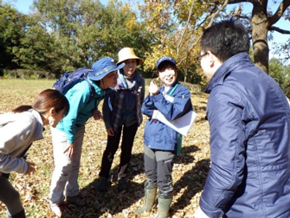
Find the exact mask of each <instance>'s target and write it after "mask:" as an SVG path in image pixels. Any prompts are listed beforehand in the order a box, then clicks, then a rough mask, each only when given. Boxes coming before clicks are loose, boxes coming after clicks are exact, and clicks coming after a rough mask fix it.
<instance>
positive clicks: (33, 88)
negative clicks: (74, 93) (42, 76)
mask: <svg viewBox="0 0 290 218" xmlns="http://www.w3.org/2000/svg"><path fill="white" fill-rule="evenodd" d="M53 82H54V81H50V80H39V81H35V80H6V79H2V80H0V93H1V94H0V113H4V112H7V111H10V110H12V109H13V108H15V107H16V106H19V105H22V104H31V103H32V102H33V101H34V99H35V97H36V96H37V94H38V93H39V92H40V91H42V90H44V89H46V88H50V87H51V86H52V84H53ZM206 102H207V95H206V94H204V93H201V92H192V103H193V105H194V110H195V111H196V112H197V113H198V116H197V119H196V121H195V123H194V125H193V127H192V129H191V130H190V132H189V134H188V135H187V136H186V137H184V138H183V144H182V151H181V154H180V155H178V156H176V158H175V161H174V169H173V173H172V177H173V183H174V197H173V201H172V204H171V209H170V215H171V217H172V218H179V217H185V218H192V217H194V215H193V214H194V212H195V209H196V208H197V206H198V201H199V197H200V194H201V191H202V189H203V186H204V183H205V179H206V176H207V172H208V169H209V168H208V166H209V126H208V122H207V121H206V120H205V108H206ZM146 119H147V118H146V117H145V116H144V122H143V124H142V125H141V127H140V128H139V129H138V132H137V135H136V138H135V141H134V148H133V156H132V161H131V165H130V170H129V178H130V181H131V182H130V188H129V190H128V191H127V192H125V191H124V192H118V190H117V182H116V173H117V170H118V164H119V156H120V149H119V150H118V151H117V153H116V155H115V158H114V162H113V167H112V170H111V173H112V184H111V187H110V188H109V189H108V191H107V192H105V193H100V192H98V191H97V190H96V184H97V183H98V173H99V171H100V165H101V157H102V152H103V151H104V149H105V146H106V138H107V136H106V131H105V126H104V124H103V122H102V121H94V120H92V119H90V120H89V121H88V123H87V125H86V134H85V138H84V143H83V152H82V160H81V168H80V173H79V185H80V189H81V195H82V196H83V197H84V199H85V201H86V203H87V206H84V207H77V206H74V205H71V204H67V213H66V216H64V217H72V218H96V217H101V218H107V217H108V218H109V217H116V218H134V217H136V218H137V217H138V216H137V215H134V211H135V210H136V209H137V208H139V207H140V206H141V205H142V204H143V196H144V192H143V185H144V182H145V179H146V178H145V175H144V168H143V146H144V145H143V131H144V124H145V121H146ZM0 137H1V136H0ZM44 137H45V139H43V140H40V141H37V142H34V143H33V145H32V147H31V149H30V150H29V153H28V161H31V162H34V163H35V164H36V165H37V167H38V170H37V172H35V173H34V174H32V175H30V176H26V175H22V174H17V173H14V172H13V173H11V176H10V180H11V182H12V184H13V186H14V187H15V188H16V189H17V190H18V191H19V193H20V195H21V199H22V202H23V205H24V207H25V210H26V214H27V217H31V218H43V217H47V218H52V217H54V216H53V214H52V212H51V211H50V210H49V199H48V193H49V185H50V179H51V173H52V171H53V169H54V164H53V155H52V143H51V134H50V130H49V127H46V131H45V132H44ZM156 211H157V208H156V205H155V206H154V209H153V211H152V212H151V213H150V214H148V216H147V217H154V215H155V214H156ZM0 217H7V215H6V209H5V207H4V205H3V204H2V203H1V202H0Z"/></svg>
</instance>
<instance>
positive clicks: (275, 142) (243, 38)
mask: <svg viewBox="0 0 290 218" xmlns="http://www.w3.org/2000/svg"><path fill="white" fill-rule="evenodd" d="M249 46H250V43H249V38H248V32H247V30H246V29H245V28H244V26H243V25H242V24H239V23H236V22H234V21H233V20H227V21H222V22H219V23H215V24H214V25H212V26H211V27H209V28H208V29H205V30H204V33H203V36H202V39H201V59H200V62H201V67H202V69H203V71H204V73H205V75H206V77H207V79H208V80H209V84H208V86H207V88H206V92H207V93H210V96H209V99H208V104H207V111H206V112H207V119H208V121H209V125H210V133H211V134H210V149H211V154H210V155H211V156H210V160H211V168H210V171H209V173H208V177H207V180H206V184H205V187H204V190H203V192H202V195H201V198H200V208H199V209H198V210H197V212H196V217H197V218H202V217H211V218H219V217H230V218H232V217H233V218H235V217H236V218H250V217H257V218H258V217H259V218H266V217H268V218H274V217H275V218H278V217H279V218H289V217H290V155H289V154H290V110H289V103H288V101H287V99H286V97H285V95H284V93H283V91H282V90H281V89H280V87H279V85H278V84H277V83H276V82H275V81H274V80H273V79H272V78H271V77H270V76H269V75H267V74H266V73H265V72H263V71H261V70H260V69H259V68H258V67H256V66H255V65H254V64H253V63H252V61H251V59H250V57H249V54H248V51H249Z"/></svg>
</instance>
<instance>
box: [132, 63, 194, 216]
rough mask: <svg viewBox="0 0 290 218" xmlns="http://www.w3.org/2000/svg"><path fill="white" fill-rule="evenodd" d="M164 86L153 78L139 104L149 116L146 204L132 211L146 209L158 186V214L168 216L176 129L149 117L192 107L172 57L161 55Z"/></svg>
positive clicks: (168, 116)
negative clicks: (147, 93) (145, 95)
mask: <svg viewBox="0 0 290 218" xmlns="http://www.w3.org/2000/svg"><path fill="white" fill-rule="evenodd" d="M156 68H157V71H158V76H159V79H160V80H161V81H162V83H163V86H162V87H161V88H158V86H157V85H156V83H155V82H154V81H151V84H150V86H149V95H148V96H147V97H146V98H145V100H144V103H143V105H142V113H143V114H145V115H147V116H148V117H149V120H148V121H147V122H146V125H145V130H144V144H145V146H144V165H145V174H146V177H147V180H146V182H145V184H144V190H145V204H144V206H143V207H142V208H140V209H138V210H137V211H136V212H135V213H136V214H142V213H146V212H149V211H150V210H151V209H152V206H153V204H154V201H155V195H156V191H157V186H158V188H159V193H158V213H157V218H165V217H167V216H168V211H169V208H170V204H171V200H172V192H173V185H172V178H171V173H172V167H173V158H174V156H175V154H176V151H177V143H178V139H179V138H178V133H177V132H176V131H175V130H173V129H172V128H170V127H168V126H166V125H165V124H163V123H162V122H160V121H158V120H156V119H154V118H153V117H152V115H153V112H154V111H158V113H162V114H163V115H164V116H165V117H166V119H167V120H175V119H177V118H179V117H182V116H183V115H185V114H186V113H187V112H189V111H191V110H192V104H191V100H190V92H189V90H188V89H187V88H186V87H184V86H183V85H182V84H180V83H178V81H177V68H176V63H175V60H174V59H173V58H171V57H162V58H160V59H159V60H158V61H157V63H156Z"/></svg>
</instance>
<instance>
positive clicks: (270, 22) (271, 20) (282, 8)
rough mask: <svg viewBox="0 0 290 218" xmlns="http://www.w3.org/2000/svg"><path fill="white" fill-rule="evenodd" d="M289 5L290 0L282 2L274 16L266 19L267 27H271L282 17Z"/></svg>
mask: <svg viewBox="0 0 290 218" xmlns="http://www.w3.org/2000/svg"><path fill="white" fill-rule="evenodd" d="M289 5H290V0H283V1H282V2H281V4H280V5H279V7H278V8H277V11H276V12H275V14H274V15H273V16H272V17H270V18H269V19H268V27H271V26H272V25H274V24H275V23H276V22H277V21H278V20H279V19H280V18H281V17H282V15H283V13H284V12H285V11H286V9H287V7H289Z"/></svg>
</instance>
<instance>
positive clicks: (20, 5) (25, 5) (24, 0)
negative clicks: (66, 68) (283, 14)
mask: <svg viewBox="0 0 290 218" xmlns="http://www.w3.org/2000/svg"><path fill="white" fill-rule="evenodd" d="M123 1H124V2H126V0H123ZM3 2H4V3H5V2H9V3H10V4H12V5H14V6H15V7H16V9H17V10H18V11H19V12H21V13H26V14H29V11H30V8H29V7H30V6H31V5H32V2H33V0H3ZM101 2H103V3H104V4H105V3H106V2H107V0H101ZM269 2H271V1H269ZM270 7H271V9H272V10H273V11H275V10H276V9H277V7H278V5H270ZM245 9H246V10H251V4H250V3H247V4H245ZM275 26H278V27H279V26H280V27H281V28H282V29H283V28H284V29H285V26H289V22H286V21H285V20H281V19H280V21H279V22H278V23H277V24H276V25H275ZM287 29H288V30H289V28H287ZM273 37H274V40H273V41H275V42H282V43H283V42H286V41H287V39H289V38H290V35H285V34H280V33H277V32H275V33H274V34H273ZM270 43H271V42H270ZM270 49H271V44H270ZM270 58H271V55H270Z"/></svg>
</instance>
